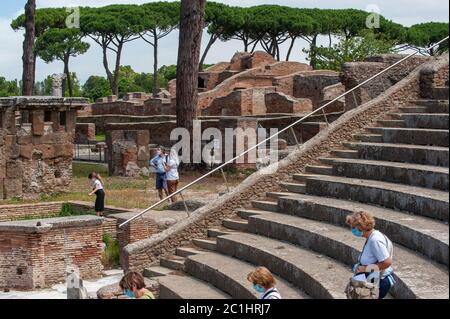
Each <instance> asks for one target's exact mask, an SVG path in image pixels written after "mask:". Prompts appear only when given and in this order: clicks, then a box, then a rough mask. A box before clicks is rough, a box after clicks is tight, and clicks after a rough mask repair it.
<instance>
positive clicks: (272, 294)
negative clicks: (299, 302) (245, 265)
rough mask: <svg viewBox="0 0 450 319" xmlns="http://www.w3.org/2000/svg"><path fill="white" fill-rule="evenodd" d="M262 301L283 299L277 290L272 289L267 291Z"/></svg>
mask: <svg viewBox="0 0 450 319" xmlns="http://www.w3.org/2000/svg"><path fill="white" fill-rule="evenodd" d="M261 299H263V300H264V299H282V298H281V295H280V293H279V292H278V290H277V288H271V289H269V290H267V291H266V292H265V294H264V296H262V298H261Z"/></svg>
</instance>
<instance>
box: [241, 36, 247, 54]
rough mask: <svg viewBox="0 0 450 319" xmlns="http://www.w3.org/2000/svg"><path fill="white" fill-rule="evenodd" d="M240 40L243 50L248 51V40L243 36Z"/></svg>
mask: <svg viewBox="0 0 450 319" xmlns="http://www.w3.org/2000/svg"><path fill="white" fill-rule="evenodd" d="M242 42H244V52H248V40H247V39H245V38H244V39H242Z"/></svg>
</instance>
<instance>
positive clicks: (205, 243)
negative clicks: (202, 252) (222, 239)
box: [192, 239, 216, 250]
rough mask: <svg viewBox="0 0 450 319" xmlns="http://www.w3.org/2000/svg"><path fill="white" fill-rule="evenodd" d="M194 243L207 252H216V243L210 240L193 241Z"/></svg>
mask: <svg viewBox="0 0 450 319" xmlns="http://www.w3.org/2000/svg"><path fill="white" fill-rule="evenodd" d="M192 242H193V243H194V245H196V246H197V247H199V248H202V249H206V250H216V242H215V241H214V240H208V239H193V240H192Z"/></svg>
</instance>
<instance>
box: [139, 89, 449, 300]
mask: <svg viewBox="0 0 450 319" xmlns="http://www.w3.org/2000/svg"><path fill="white" fill-rule="evenodd" d="M433 94H434V100H420V101H413V103H411V106H407V107H401V108H399V110H398V111H395V113H389V114H388V116H387V117H386V118H385V119H383V120H382V121H379V123H378V124H379V125H378V127H368V128H367V129H366V132H365V133H364V134H360V135H356V136H354V140H353V141H348V142H343V143H342V148H341V149H336V150H334V151H333V152H332V153H331V156H330V157H328V158H321V159H320V162H321V163H320V164H319V165H310V166H308V167H307V168H306V172H305V174H297V175H294V176H293V178H292V181H291V182H289V183H284V184H282V186H283V187H284V189H285V191H284V192H278V193H268V194H267V199H266V200H263V201H254V202H252V203H251V206H252V207H251V208H242V209H240V210H238V211H237V214H236V218H234V219H228V220H224V221H223V224H222V227H220V228H216V229H209V230H208V236H209V238H208V239H198V240H193V245H192V246H191V247H183V248H178V249H177V251H176V256H172V257H169V258H163V259H162V260H161V262H160V266H157V267H150V268H148V269H146V270H145V272H144V274H145V275H146V276H147V277H152V278H156V279H157V280H158V281H159V285H160V298H186V299H190V298H205V299H215V298H247V299H252V298H257V295H256V294H255V292H254V291H253V289H252V286H251V285H250V284H249V283H248V282H247V280H246V275H247V273H248V272H250V271H251V270H252V269H254V268H255V267H256V266H261V265H263V266H266V267H268V268H269V269H271V270H272V271H273V272H274V273H275V274H276V276H277V281H278V288H279V290H280V291H281V293H282V295H283V297H284V298H298V299H302V298H345V295H344V288H345V286H346V284H347V281H348V278H349V277H350V275H351V270H350V268H351V265H352V264H353V263H354V262H355V260H356V258H357V256H358V254H359V253H360V250H361V248H362V246H363V244H364V239H361V238H356V237H354V236H353V235H352V234H351V232H350V231H349V229H348V227H347V226H346V225H345V217H346V215H348V214H351V213H352V212H356V211H360V210H365V211H368V212H370V213H372V214H373V215H374V216H375V217H376V222H377V229H379V230H381V231H382V232H384V233H385V234H386V235H387V236H389V237H390V238H391V239H392V241H393V242H394V245H395V252H394V269H395V277H396V280H397V284H396V285H395V287H394V289H392V291H391V293H392V297H394V298H449V277H448V265H449V228H448V219H449V211H448V209H449V194H448V190H449V185H448V181H449V148H448V146H449V145H448V137H449V136H448V135H449V123H448V117H449V102H448V99H449V91H448V88H435V89H434V90H433Z"/></svg>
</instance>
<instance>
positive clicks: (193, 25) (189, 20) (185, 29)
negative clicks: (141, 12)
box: [176, 0, 206, 136]
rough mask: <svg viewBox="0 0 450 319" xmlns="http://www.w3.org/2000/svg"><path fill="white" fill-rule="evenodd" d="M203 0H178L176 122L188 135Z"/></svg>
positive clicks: (192, 114)
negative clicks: (178, 36) (178, 31)
mask: <svg viewBox="0 0 450 319" xmlns="http://www.w3.org/2000/svg"><path fill="white" fill-rule="evenodd" d="M205 3H206V0H197V1H191V0H181V17H180V40H179V47H178V65H177V101H176V113H177V125H178V127H184V128H186V129H187V130H188V131H189V132H190V133H191V136H192V132H193V120H194V119H196V118H197V101H198V96H197V92H198V65H199V60H200V47H201V41H202V33H203V26H204V15H205Z"/></svg>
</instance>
